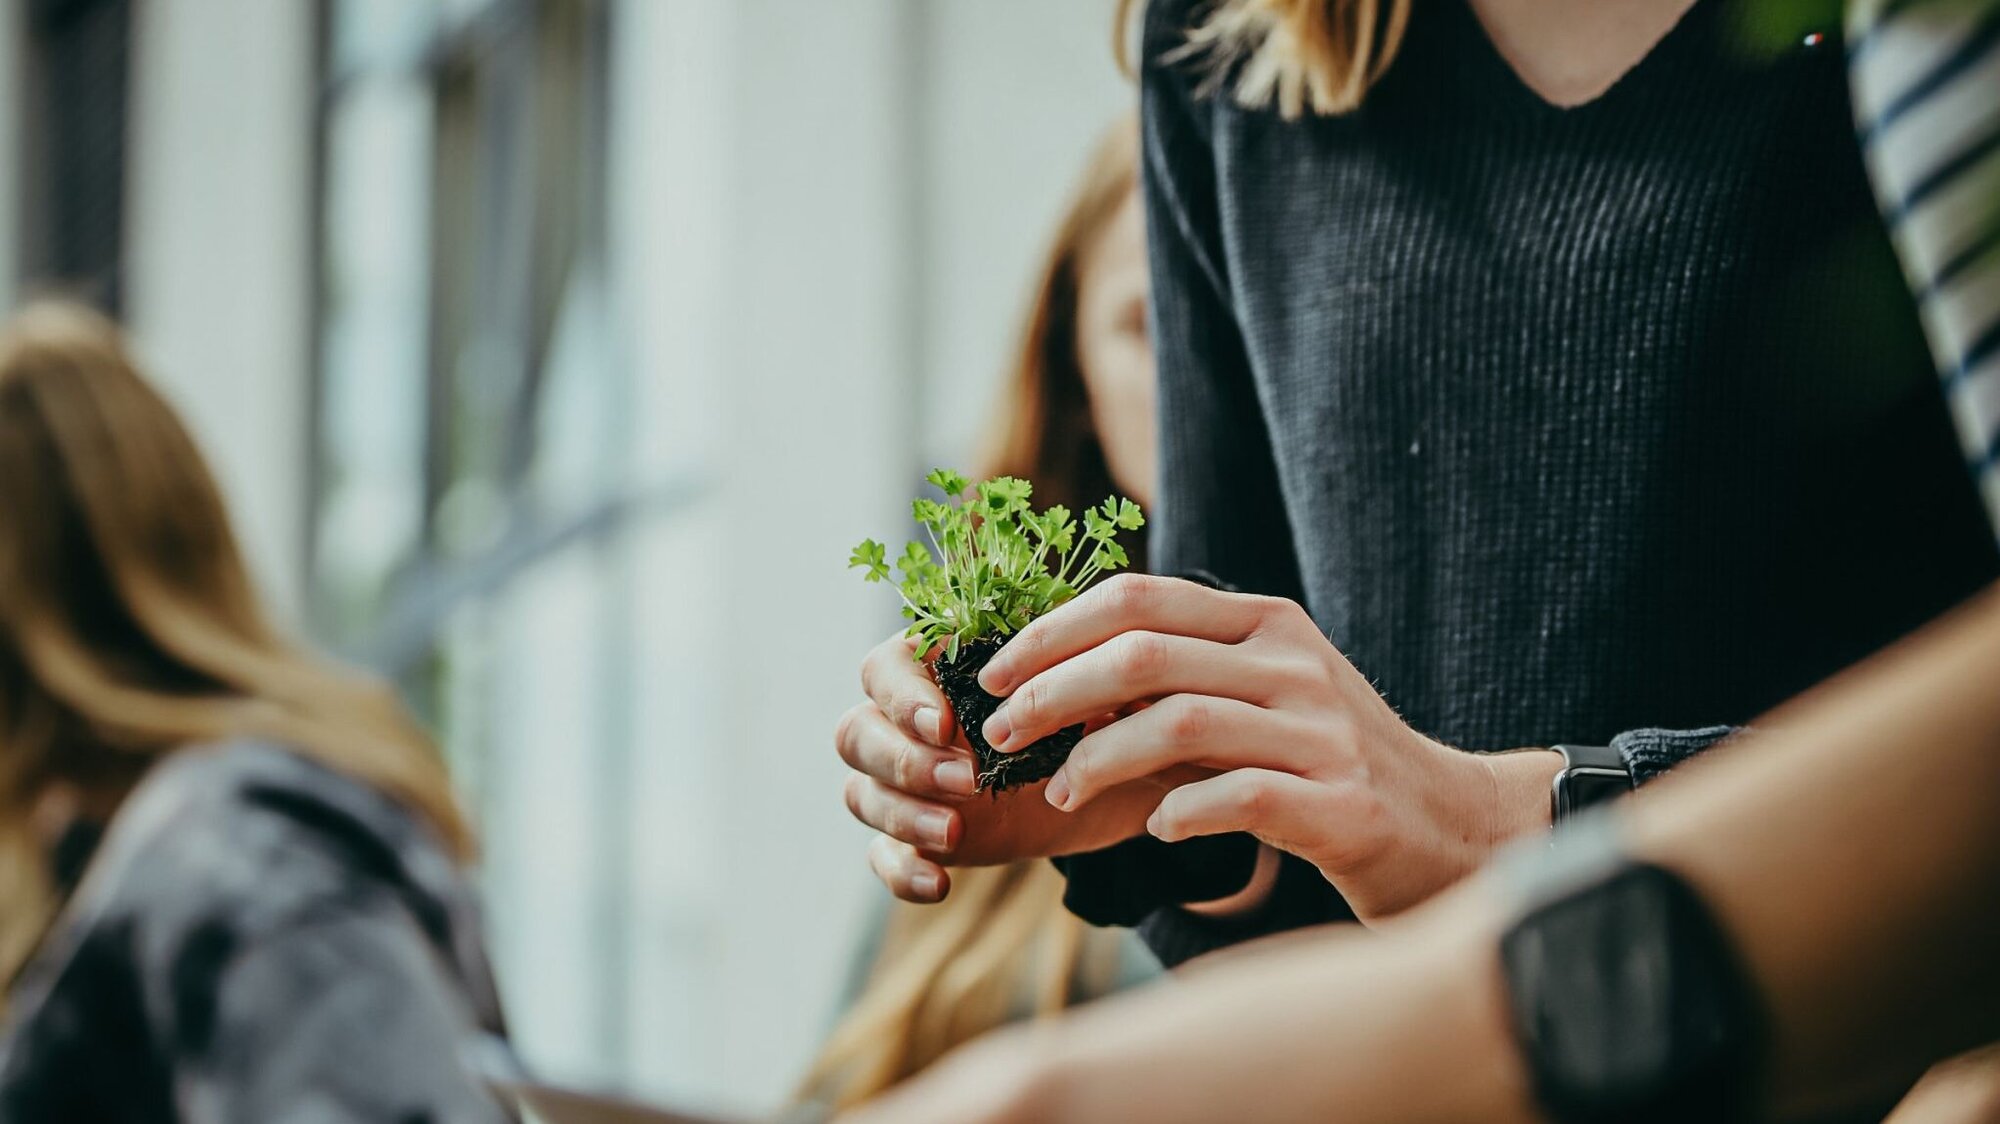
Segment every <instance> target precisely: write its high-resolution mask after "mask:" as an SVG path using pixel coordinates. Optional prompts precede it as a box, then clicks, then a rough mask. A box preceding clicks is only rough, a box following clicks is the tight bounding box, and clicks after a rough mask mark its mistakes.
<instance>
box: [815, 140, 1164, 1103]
mask: <svg viewBox="0 0 2000 1124" xmlns="http://www.w3.org/2000/svg"><path fill="white" fill-rule="evenodd" d="M1138 176H1139V130H1138V122H1137V121H1136V120H1135V119H1133V118H1131V117H1129V116H1128V117H1124V118H1121V119H1120V120H1118V121H1117V122H1115V123H1114V124H1113V125H1112V126H1111V127H1110V128H1109V129H1108V130H1106V131H1105V133H1104V136H1103V137H1102V138H1101V139H1100V140H1099V141H1098V144H1097V148H1096V150H1095V151H1094V152H1093V153H1092V155H1091V158H1090V162H1089V164H1088V165H1087V166H1086V167H1085V168H1084V171H1083V174H1082V176H1081V177H1080V178H1079V180H1078V183H1077V185H1076V188H1075V190H1074V191H1073V192H1072V193H1071V196H1070V201H1069V206H1068V207H1067V209H1066V210H1065V212H1064V214H1063V218H1062V221H1061V223H1060V224H1058V226H1057V227H1056V232H1055V236H1054V238H1052V239H1051V240H1050V244H1049V247H1048V250H1047V252H1046V254H1045V255H1044V260H1043V263H1042V268H1041V270H1040V272H1039V273H1038V274H1037V276H1036V281H1035V288H1034V291H1033V298H1032V300H1031V301H1030V303H1029V309H1028V316H1027V319H1026V323H1025V324H1024V325H1023V330H1022V332H1021V340H1020V344H1019V347H1018V349H1017V350H1016V352H1015V355H1014V361H1013V364H1012V367H1011V370H1010V371H1009V374H1008V378H1007V380H1006V385H1005V387H1004V397H1003V399H1002V403H1001V407H1000V410H999V415H1000V417H1001V419H1002V420H1001V422H1000V424H999V425H998V426H996V427H994V429H993V431H992V434H991V444H990V445H989V447H988V448H987V449H986V450H985V452H984V456H983V457H982V458H981V465H980V469H981V471H980V475H982V476H996V475H1008V476H1019V477H1022V478H1024V479H1027V480H1029V481H1031V482H1033V484H1034V486H1035V498H1036V499H1037V500H1040V501H1042V502H1044V503H1056V502H1059V503H1063V504H1066V505H1069V506H1070V508H1071V509H1072V510H1075V509H1076V508H1079V507H1082V506H1086V505H1087V504H1089V503H1091V502H1094V500H1095V499H1096V498H1097V497H1100V496H1103V495H1104V494H1106V493H1107V492H1111V491H1114V490H1116V488H1115V486H1114V485H1113V483H1112V481H1111V474H1110V469H1109V468H1108V467H1107V466H1106V464H1105V460H1104V452H1103V449H1102V448H1101V447H1100V445H1099V444H1098V439H1097V434H1096V431H1095V430H1094V429H1093V428H1092V426H1091V421H1090V403H1089V398H1088V391H1087V388H1086V386H1085V383H1084V378H1083V369H1082V363H1081V358H1080V356H1079V355H1078V353H1077V337H1076V312H1077V301H1078V296H1079V290H1080V286H1081V283H1082V271H1083V266H1084V263H1085V261H1086V260H1087V259H1088V257H1089V255H1090V253H1091V252H1092V250H1093V249H1094V248H1095V246H1096V244H1097V240H1098V238H1099V236H1100V235H1101V234H1102V233H1103V232H1104V230H1105V229H1106V228H1107V227H1108V226H1109V224H1110V222H1111V220H1112V219H1113V218H1114V217H1116V216H1117V214H1118V211H1119V208H1120V207H1122V206H1123V205H1124V204H1125V202H1126V200H1128V199H1130V198H1131V197H1132V194H1133V192H1135V191H1136V190H1137V189H1138ZM1133 554H1134V557H1135V559H1136V558H1138V557H1140V556H1141V552H1140V550H1139V548H1138V547H1136V546H1135V547H1134V548H1133ZM1062 895H1063V878H1062V876H1061V875H1060V874H1058V873H1057V872H1056V870H1055V868H1054V867H1052V866H1050V865H1049V864H1048V863H1046V862H1041V861H1031V862H1020V863H1014V864H1012V865H1009V866H998V867H969V868H964V869H960V870H954V871H953V872H952V888H951V896H950V897H948V898H946V899H945V900H944V901H943V902H942V903H940V904H937V905H908V904H898V905H896V906H894V907H892V909H891V912H890V915H889V922H888V925H887V927H886V929H885V930H884V932H883V935H882V945H881V950H880V951H879V952H878V953H877V955H876V958H875V963H874V964H873V965H872V966H871V968H870V971H869V976H868V981H867V984H866V986H865V988H864V989H863V991H862V993H861V995H860V997H859V998H857V999H856V1000H855V1002H854V1004H853V1006H852V1007H850V1008H849V1010H848V1011H847V1013H846V1015H845V1016H844V1017H843V1018H842V1019H841V1021H840V1023H839V1025H838V1026H836V1027H835V1028H834V1030H833V1033H832V1035H831V1036H830V1037H829V1038H828V1039H827V1041H826V1044H825V1046H824V1047H823V1048H822V1049H821V1052H820V1056H819V1058H818V1059H817V1060H816V1061H815V1062H814V1063H813V1065H812V1068H811V1070H810V1071H809V1072H808V1073H807V1075H806V1077H805V1079H804V1081H803V1082H802V1083H801V1087H800V1091H799V1096H800V1098H801V1099H805V1100H810V1101H815V1102H818V1103H821V1104H826V1105H830V1106H832V1107H834V1108H846V1107H849V1106H851V1105H854V1104H858V1103H860V1102H861V1101H864V1100H866V1099H868V1098H869V1097H871V1096H874V1095H875V1094H877V1093H880V1092H882V1091H883V1090H884V1089H887V1088H889V1087H890V1086H892V1085H895V1084H897V1083H898V1082H900V1081H902V1080H904V1079H905V1078H907V1077H910V1076H912V1075H914V1074H916V1073H917V1072H919V1071H921V1070H922V1069H923V1068H924V1067H926V1066H928V1065H930V1064H931V1063H932V1062H934V1061H936V1060H937V1059H938V1058H940V1057H942V1056H943V1055H944V1054H945V1053H947V1052H948V1051H950V1050H951V1049H952V1048H953V1047H955V1046H958V1045H960V1044H962V1043H964V1042H968V1041H970V1040H971V1039H974V1038H977V1037H979V1036H980V1035H982V1034H984V1033H986V1032H987V1031H989V1030H993V1029H995V1028H996V1027H999V1026H1001V1025H1003V1024H1005V1023H1007V1022H1008V1021H1010V1020H1011V1019H1013V1018H1014V1017H1015V1016H1017V1015H1019V1014H1020V1013H1021V1012H1022V1011H1023V1010H1024V1009H1025V1010H1028V1011H1031V1012H1032V1013H1034V1014H1035V1015H1049V1014H1054V1013H1056V1012H1059V1011H1061V1010H1063V1009H1064V1008H1065V1007H1068V1006H1070V1005H1071V1004H1072V1003H1074V1002H1076V1001H1077V1000H1078V999H1080V998H1084V997H1087V996H1090V995H1096V994H1102V993H1103V992H1104V991H1106V990H1108V989H1109V988H1110V986H1111V984H1112V982H1113V980H1114V977H1115V976H1116V973H1117V968H1118V955H1119V946H1120V944H1121V942H1122V938H1121V937H1120V936H1119V934H1118V933H1116V932H1114V931H1111V930H1104V929H1092V928H1090V927H1089V926H1087V925H1085V924H1084V923H1083V922H1082V921H1081V920H1079V919H1078V918H1076V917H1075V916H1073V915H1072V914H1071V913H1070V912H1069V911H1068V910H1067V909H1065V908H1064V907H1063V903H1062Z"/></svg>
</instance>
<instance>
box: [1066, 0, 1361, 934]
mask: <svg viewBox="0 0 2000 1124" xmlns="http://www.w3.org/2000/svg"><path fill="white" fill-rule="evenodd" d="M1190 8H1191V6H1190V4H1189V3H1188V2H1187V0H1161V2H1156V3H1154V4H1152V5H1151V6H1150V7H1149V8H1148V11H1147V26H1146V30H1145V35H1144V46H1143V52H1144V59H1145V62H1144V64H1143V67H1142V72H1141V81H1140V87H1141V93H1140V103H1141V121H1142V125H1143V142H1142V148H1143V157H1144V163H1143V167H1142V175H1141V180H1142V184H1143V188H1144V194H1145V203H1146V216H1147V244H1148V245H1147V248H1148V258H1149V261H1150V265H1151V271H1152V284H1153V298H1152V299H1153V335H1154V341H1153V342H1154V350H1155V353H1156V355H1157V356H1158V364H1159V380H1160V389H1159V411H1160V417H1159V437H1160V485H1159V496H1158V498H1157V500H1156V502H1155V505H1154V507H1155V516H1156V517H1155V519H1154V523H1153V526H1154V531H1153V536H1152V538H1151V540H1150V543H1149V546H1150V549H1151V550H1152V551H1153V565H1154V568H1155V569H1156V570H1158V571H1159V572H1160V573H1167V574H1184V573H1206V574H1211V575H1214V576H1215V577H1216V578H1219V579H1220V580H1221V581H1223V582H1226V583H1228V584H1229V585H1231V586H1234V587H1236V588H1239V589H1243V590H1246V591H1249V592H1254V593H1262V594H1268V595H1272V596H1279V597H1289V598H1293V599H1295V600H1298V599H1301V598H1302V586H1301V582H1300V578H1299V572H1298V557H1297V553H1296V551H1295V549H1294V546H1293V542H1292V531H1291V525H1290V521H1289V517H1288V515H1287V513H1286V510H1285V506H1284V502H1283V493H1282V491H1281V488H1280V485H1279V480H1278V471H1277V466H1276V464H1275V463H1274V461H1273V458H1272V453H1271V443H1270V438H1269V434H1268V432H1267V429H1266V426H1265V418H1264V414H1263V411H1262V408H1261V406H1260V405H1259V402H1258V398H1257V392H1256V387H1255V384H1254V383H1253V381H1252V377H1251V363H1250V358H1249V355H1248V353H1247V351H1246V349H1245V346H1244V342H1243V339H1242V336H1241V333H1240V331H1239V328H1238V324H1237V319H1236V315H1235V310H1234V308H1233V306H1232V303H1231V297H1230V282H1229V267H1228V262H1227V256H1226V255H1225V254H1224V252H1223V249H1222V225H1221V220H1220V215H1219V212H1218V206H1217V201H1216V175H1217V161H1216V157H1215V152H1214V149H1213V147H1212V144H1211V132H1210V117H1209V114H1208V112H1207V109H1208V104H1209V103H1208V102H1207V101H1206V100H1204V99H1202V98H1200V97H1198V96H1197V94H1196V91H1195V88H1194V87H1195V84H1196V83H1197V82H1198V81H1199V77H1198V76H1197V75H1193V74H1190V73H1189V68H1188V67H1187V66H1186V65H1184V64H1181V65H1177V64H1171V63H1167V62H1164V61H1162V59H1163V56H1166V55H1168V54H1170V53H1171V52H1172V51H1173V49H1174V48H1175V47H1176V46H1178V45H1180V44H1182V43H1184V42H1185V41H1186V29H1187V26H1188V21H1189V20H1190V19H1191V18H1192V17H1191V13H1190ZM1255 854H1256V847H1255V842H1254V840H1252V839H1250V837H1248V836H1245V835H1235V836H1219V837H1214V838H1211V839H1206V840H1189V841H1187V842H1185V843H1175V844H1165V843H1160V842H1159V841H1157V840H1153V839H1150V838H1142V839H1134V840H1129V841H1127V842H1126V843H1123V844H1120V845H1118V846H1117V847H1113V848H1110V849H1109V850H1106V851H1100V852H1096V853H1094V854H1089V855H1078V856H1073V857H1071V858H1069V859H1066V860H1064V861H1063V862H1062V863H1060V864H1059V865H1060V866H1061V867H1062V869H1063V870H1064V872H1065V873H1066V874H1067V875H1069V877H1070V892H1069V894H1068V896H1067V897H1066V898H1065V901H1067V902H1068V903H1069V905H1070V907H1071V909H1072V910H1074V911H1075V912H1077V913H1078V914H1079V915H1080V916H1083V917H1084V918H1085V919H1087V920H1092V921H1095V922H1097V923H1099V924H1105V923H1111V924H1132V923H1133V922H1134V921H1135V920H1136V921H1139V931H1140V933H1141V935H1142V936H1144V937H1145V939H1146V942H1147V944H1148V945H1150V946H1151V947H1152V948H1153V950H1154V951H1155V952H1156V953H1157V954H1158V955H1159V956H1160V958H1161V961H1162V962H1163V963H1165V964H1167V965H1168V966H1170V967H1171V966H1172V965H1174V964H1176V963H1179V962H1180V961H1182V960H1186V959H1188V958H1189V957H1191V956H1194V955H1198V954H1199V953H1201V952H1205V951H1208V950H1209V949H1212V948H1216V947H1220V946H1222V945H1226V944H1231V943H1234V942H1235V941H1239V940H1246V939H1249V938H1251V937H1256V936H1261V935H1264V934H1266V933H1272V932H1277V931H1280V930H1283V929H1289V928H1295V927H1298V926H1301V925H1307V924H1313V923H1316V922H1321V921H1328V920H1335V919H1338V918H1342V917H1348V916H1351V915H1352V914H1351V913H1350V911H1349V910H1348V909H1347V908H1346V903H1345V902H1343V901H1342V900H1341V898H1340V895H1339V894H1338V893H1337V892H1335V891H1334V889H1333V887H1332V886H1330V885H1328V884H1327V882H1326V880H1325V879H1324V878H1322V877H1320V875H1319V872H1318V871H1317V870H1314V869H1313V868H1312V867H1311V866H1310V865H1309V864H1305V863H1303V862H1301V861H1299V860H1295V859H1290V858H1288V859H1287V860H1286V863H1285V867H1284V869H1283V871H1282V872H1281V874H1280V879H1279V888H1280V891H1279V892H1274V894H1273V897H1272V900H1271V901H1270V902H1268V903H1267V904H1266V906H1265V907H1264V908H1263V909H1261V910H1259V911H1257V912H1256V913H1255V914H1254V915H1251V916H1247V917H1241V918H1233V919H1230V920H1229V921H1226V922H1225V921H1215V920H1211V919H1208V918H1202V917H1199V916H1196V915H1193V914H1189V913H1187V912H1186V911H1185V910H1182V909H1180V908H1178V906H1179V904H1180V903H1182V902H1190V901H1203V900H1212V899H1214V898H1218V897H1224V896H1227V895H1228V894H1229V893H1232V892H1234V891H1235V890H1237V889H1240V888H1241V887H1242V886H1243V885H1244V884H1245V883H1246V882H1247V881H1248V880H1249V876H1250V872H1251V869H1252V867H1253V865H1254V863H1253V861H1252V860H1253V859H1254V856H1255ZM1141 919H1143V920H1141Z"/></svg>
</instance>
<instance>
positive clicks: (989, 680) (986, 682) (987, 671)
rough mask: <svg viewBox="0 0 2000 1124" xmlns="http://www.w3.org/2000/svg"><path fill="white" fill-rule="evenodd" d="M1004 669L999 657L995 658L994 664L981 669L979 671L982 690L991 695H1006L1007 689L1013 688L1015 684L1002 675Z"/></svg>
mask: <svg viewBox="0 0 2000 1124" xmlns="http://www.w3.org/2000/svg"><path fill="white" fill-rule="evenodd" d="M1002 669H1003V665H1002V664H1001V663H1000V659H999V657H997V656H996V657H994V660H993V662H992V663H989V664H987V665H986V666H985V667H982V668H980V669H979V687H980V689H981V690H983V691H985V692H986V693H987V694H989V695H1002V694H1006V693H1007V688H1009V687H1012V686H1013V684H1012V683H1010V682H1008V681H1007V680H1008V677H1007V676H1006V675H1004V674H1002Z"/></svg>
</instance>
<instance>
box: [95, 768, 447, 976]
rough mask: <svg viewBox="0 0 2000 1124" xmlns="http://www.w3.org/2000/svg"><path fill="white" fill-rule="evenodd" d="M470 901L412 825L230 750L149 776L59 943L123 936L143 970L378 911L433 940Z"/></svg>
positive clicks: (344, 784)
mask: <svg viewBox="0 0 2000 1124" xmlns="http://www.w3.org/2000/svg"><path fill="white" fill-rule="evenodd" d="M469 896H470V895H469V890H468V888H467V887H466V884H465V881H464V878H463V876H462V874H461V872H460V871H459V869H458V867H457V865H456V864H455V863H454V862H453V861H452V860H451V858H450V857H449V856H448V855H447V854H446V853H445V851H444V850H443V848H442V846H441V845H440V844H439V843H438V842H437V841H436V839H435V838H434V837H433V836H432V834H431V832H430V831H429V830H428V827H427V825H425V824H423V823H422V822H420V821H419V819H418V817H417V816H416V815H415V814H414V813H412V812H410V811H408V810H407V809H405V808H404V807H402V806H401V805H400V804H398V803H397V802H395V801H394V800H391V799H390V798H389V797H387V796H385V795H383V794H382V793H380V792H378V791H376V790H375V789H373V788H371V787H369V786H368V785H366V784H363V783H361V782H359V781H357V780H355V779H353V778H351V777H348V776H346V775H345V774H342V773H340V772H338V771H336V770H334V769H332V768H329V767H327V766H325V765H323V764H320V763H318V762H316V761H313V760H311V759H309V758H307V757H305V756H302V755H300V754H297V753H294V752H291V751H289V750H287V749H284V748H282V747H279V746H274V745H269V744H263V743H254V742H240V743H232V744H229V745H223V746H217V747H213V748H202V749H193V750H185V751H182V752H180V753H177V754H175V755H174V756H173V757H171V758H169V759H168V760H166V761H163V762H162V763H161V764H160V765H158V766H156V767H155V768H154V770H153V771H152V773H151V774H149V775H148V776H147V778H146V780H145V781H144V782H143V783H141V784H140V786H139V787H138V789H137V790H135V791H134V792H133V794H132V795H131V796H130V797H129V798H128V799H127V800H126V803H125V806H124V807H123V808H122V809H121V810H120V811H119V813H118V815H117V816H116V817H115V818H114V819H113V821H112V823H111V827H110V830H109V831H108V832H107V833H106V834H105V837H104V841H103V843H102V844H101V845H100V847H99V849H98V853H97V854H96V856H95V857H94V858H93V859H92V860H91V863H90V865H89V867H88V869H87V870H86V872H85V875H84V878H83V881H82V882H81V884H79V885H78V887H77V890H76V893H75V895H74V897H73V899H72V901H71V903H70V906H69V908H68V909H67V910H66V911H65V913H64V915H63V917H62V918H61V919H59V921H58V923H57V924H58V930H59V932H58V934H57V935H63V934H62V933H61V932H60V931H61V930H64V929H75V930H78V932H76V933H75V934H74V936H75V937H76V939H78V940H82V939H85V938H87V937H88V936H89V935H90V934H92V933H93V932H99V931H109V932H113V933H117V934H131V935H132V939H133V940H134V941H135V947H134V949H133V950H132V951H133V953H134V955H137V956H140V957H142V958H143V957H144V956H146V955H148V953H149V950H167V949H184V948H188V947H194V946H204V947H209V948H215V949H224V950H227V949H233V948H239V947H242V946H243V945H245V944H247V943H250V942H253V941H255V940H257V939H259V938H261V937H263V936H265V935H267V934H269V933H271V932H274V931H278V930H282V929H284V928H287V927H289V926H292V925H295V924H298V923H299V922H300V921H301V920H303V919H309V918H310V917H312V916H315V915H326V914H330V913H338V912H341V911H343V910H347V909H351V908H358V907H372V906H375V905H378V904H380V903H382V902H385V901H387V902H393V903H398V904H401V905H404V906H407V907H408V909H409V911H410V912H411V914H412V915H413V917H414V918H415V919H416V920H417V921H418V922H419V924H420V925H422V927H423V928H424V929H425V930H426V932H427V934H428V935H430V936H431V937H432V938H433V939H436V940H441V941H443V940H448V939H449V935H450V933H451V930H452V929H453V928H455V927H456V926H454V924H453V920H454V918H455V917H456V916H458V915H459V914H461V913H465V912H469V911H470V908H471V906H470V901H469Z"/></svg>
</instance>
